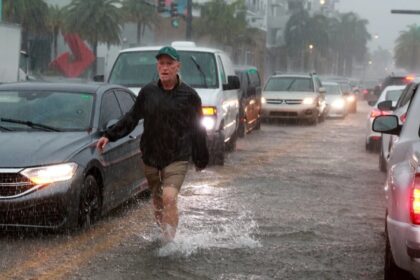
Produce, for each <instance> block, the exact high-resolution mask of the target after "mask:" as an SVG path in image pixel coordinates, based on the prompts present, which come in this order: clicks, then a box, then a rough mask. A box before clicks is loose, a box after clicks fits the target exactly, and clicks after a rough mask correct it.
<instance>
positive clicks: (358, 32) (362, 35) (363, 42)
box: [333, 13, 371, 76]
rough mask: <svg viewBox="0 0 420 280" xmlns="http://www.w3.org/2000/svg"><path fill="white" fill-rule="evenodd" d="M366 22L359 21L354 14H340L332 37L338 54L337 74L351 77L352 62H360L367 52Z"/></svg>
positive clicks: (367, 33)
mask: <svg viewBox="0 0 420 280" xmlns="http://www.w3.org/2000/svg"><path fill="white" fill-rule="evenodd" d="M367 24H368V21H367V20H364V19H360V18H359V17H358V16H357V15H356V14H355V13H345V14H341V15H340V17H339V19H338V26H337V27H336V28H335V34H334V35H333V36H334V38H335V40H336V42H335V45H334V48H335V51H336V52H337V53H338V64H339V65H338V66H339V67H338V74H339V75H343V74H345V75H347V76H351V71H352V68H353V60H354V59H356V60H358V61H361V60H363V59H364V57H365V55H366V52H367V42H368V41H369V40H370V39H371V35H370V34H369V32H368V31H367V27H366V26H367Z"/></svg>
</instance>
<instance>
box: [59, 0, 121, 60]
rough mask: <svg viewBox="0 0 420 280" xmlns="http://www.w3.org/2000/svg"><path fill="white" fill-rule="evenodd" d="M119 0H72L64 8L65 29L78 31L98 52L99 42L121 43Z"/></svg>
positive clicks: (72, 31)
mask: <svg viewBox="0 0 420 280" xmlns="http://www.w3.org/2000/svg"><path fill="white" fill-rule="evenodd" d="M118 4H119V1H118V0H72V2H71V3H70V4H69V5H68V6H66V7H65V8H64V22H65V30H66V31H67V32H71V33H77V34H79V35H80V37H81V38H83V39H85V40H87V41H88V42H89V43H91V44H92V46H93V48H94V52H95V54H96V47H97V45H98V43H106V44H109V45H112V44H119V43H120V33H121V26H120V19H121V16H120V13H119V8H117V5H118Z"/></svg>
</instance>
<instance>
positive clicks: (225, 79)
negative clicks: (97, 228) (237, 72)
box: [217, 56, 227, 85]
mask: <svg viewBox="0 0 420 280" xmlns="http://www.w3.org/2000/svg"><path fill="white" fill-rule="evenodd" d="M217 60H218V61H219V66H220V81H222V84H223V85H225V84H227V78H226V74H225V68H224V67H223V63H222V59H221V58H220V56H217Z"/></svg>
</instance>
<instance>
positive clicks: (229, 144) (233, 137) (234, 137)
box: [225, 130, 238, 153]
mask: <svg viewBox="0 0 420 280" xmlns="http://www.w3.org/2000/svg"><path fill="white" fill-rule="evenodd" d="M237 140H238V130H235V132H233V134H232V135H231V136H230V139H229V141H228V142H227V143H226V147H225V149H226V152H229V153H231V152H233V151H235V149H236V141H237Z"/></svg>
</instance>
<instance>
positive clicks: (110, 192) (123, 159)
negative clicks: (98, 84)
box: [99, 90, 133, 211]
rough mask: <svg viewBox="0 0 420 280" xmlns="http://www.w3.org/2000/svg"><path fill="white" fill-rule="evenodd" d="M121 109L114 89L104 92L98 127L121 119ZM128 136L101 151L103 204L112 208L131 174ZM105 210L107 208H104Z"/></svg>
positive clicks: (126, 188) (129, 180) (124, 190)
mask: <svg viewBox="0 0 420 280" xmlns="http://www.w3.org/2000/svg"><path fill="white" fill-rule="evenodd" d="M122 116H123V114H122V110H121V108H120V105H119V103H118V100H117V97H116V95H115V92H114V90H109V91H107V92H106V93H104V95H103V97H102V102H101V109H100V117H99V127H100V128H101V129H104V128H105V127H106V125H107V124H108V123H109V122H110V121H111V120H118V119H121V117H122ZM132 141H133V140H132V139H131V138H130V137H129V136H125V137H123V138H121V139H119V140H117V141H115V142H110V143H108V145H107V146H106V148H105V150H104V151H103V153H102V161H103V165H104V190H103V200H104V201H103V202H104V203H103V205H104V207H106V208H108V207H109V208H113V207H114V206H116V205H118V204H119V203H120V202H121V201H122V200H123V199H124V197H123V194H124V193H126V192H128V189H129V188H130V182H131V177H130V176H132V175H131V174H130V173H131V172H132V167H131V166H130V161H129V160H128V159H129V158H130V157H131V156H132V155H131V152H132V150H131V148H130V146H131V142H132ZM104 210H105V211H106V210H107V209H104Z"/></svg>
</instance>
